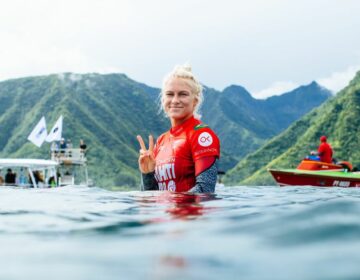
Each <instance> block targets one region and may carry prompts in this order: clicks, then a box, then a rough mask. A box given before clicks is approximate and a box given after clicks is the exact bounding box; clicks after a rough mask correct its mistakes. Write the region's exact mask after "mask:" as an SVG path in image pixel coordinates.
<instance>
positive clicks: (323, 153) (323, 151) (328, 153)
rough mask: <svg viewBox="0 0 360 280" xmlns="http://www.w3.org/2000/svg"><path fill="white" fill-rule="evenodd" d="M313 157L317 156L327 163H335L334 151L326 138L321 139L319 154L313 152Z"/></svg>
mask: <svg viewBox="0 0 360 280" xmlns="http://www.w3.org/2000/svg"><path fill="white" fill-rule="evenodd" d="M311 154H312V155H317V156H318V157H319V160H320V161H322V162H326V163H332V162H333V158H332V156H333V150H332V148H331V146H330V144H329V143H327V138H326V136H324V135H323V136H321V137H320V145H319V148H318V151H317V152H311Z"/></svg>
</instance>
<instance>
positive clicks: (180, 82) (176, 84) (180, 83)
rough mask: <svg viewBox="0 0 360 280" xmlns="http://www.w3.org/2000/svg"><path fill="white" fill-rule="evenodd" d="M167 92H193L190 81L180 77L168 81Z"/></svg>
mask: <svg viewBox="0 0 360 280" xmlns="http://www.w3.org/2000/svg"><path fill="white" fill-rule="evenodd" d="M164 90H165V91H169V90H171V91H180V90H186V91H190V92H191V91H192V87H191V85H190V81H188V79H184V78H180V77H171V78H170V79H168V80H167V82H166V83H165V88H164Z"/></svg>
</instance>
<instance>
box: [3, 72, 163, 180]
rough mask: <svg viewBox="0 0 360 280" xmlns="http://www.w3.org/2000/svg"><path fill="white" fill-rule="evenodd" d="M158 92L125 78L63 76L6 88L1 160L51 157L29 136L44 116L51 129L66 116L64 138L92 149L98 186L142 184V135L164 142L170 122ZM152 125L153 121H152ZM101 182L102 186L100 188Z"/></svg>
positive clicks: (12, 82)
mask: <svg viewBox="0 0 360 280" xmlns="http://www.w3.org/2000/svg"><path fill="white" fill-rule="evenodd" d="M155 91H156V89H154V88H150V87H148V86H145V85H143V84H139V83H137V82H135V81H132V80H130V79H129V78H127V77H126V76H125V75H120V74H110V75H98V74H87V75H76V74H70V73H67V74H61V75H50V76H44V77H29V78H23V79H16V80H9V81H5V82H2V83H0V131H2V137H1V139H0V151H1V152H0V157H41V158H48V157H49V144H45V145H43V146H42V147H41V149H38V148H37V147H36V146H34V145H33V144H32V143H31V142H29V141H27V136H28V135H29V133H30V132H31V130H32V129H33V127H34V126H35V125H36V123H37V122H38V120H40V118H41V116H43V115H44V116H45V117H46V120H47V125H48V129H50V128H51V126H52V125H53V124H54V123H55V121H56V119H57V118H58V117H59V116H60V115H61V114H62V115H63V116H64V127H63V135H64V137H65V138H71V140H72V142H73V143H74V147H76V145H77V143H79V140H80V139H81V138H83V139H85V142H86V143H87V145H88V147H89V152H88V159H89V174H90V175H91V178H92V179H94V180H95V182H96V184H98V185H124V184H128V185H136V184H138V182H139V173H138V170H137V157H138V150H139V145H138V143H137V140H136V135H137V134H140V135H142V136H143V137H145V138H146V139H147V135H149V132H150V131H151V133H153V134H154V135H155V136H158V135H159V134H160V133H162V132H163V131H164V129H165V128H166V127H167V126H168V121H167V120H165V118H163V117H162V116H160V115H159V114H158V109H157V108H156V106H154V105H153V99H152V98H151V97H150V96H149V93H154V92H155ZM150 120H151V121H150ZM100 180H101V182H100Z"/></svg>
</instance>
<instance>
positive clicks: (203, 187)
mask: <svg viewBox="0 0 360 280" xmlns="http://www.w3.org/2000/svg"><path fill="white" fill-rule="evenodd" d="M217 162H218V160H217V159H215V160H214V162H213V164H212V165H211V166H210V167H209V168H207V169H206V170H204V171H203V172H201V173H200V174H199V175H197V176H196V177H195V180H196V184H195V186H194V187H193V188H192V189H191V190H190V191H189V192H192V193H213V192H215V185H216V181H217V172H218V167H217V165H218V163H217ZM195 164H196V163H195Z"/></svg>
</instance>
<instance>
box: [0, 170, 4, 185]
mask: <svg viewBox="0 0 360 280" xmlns="http://www.w3.org/2000/svg"><path fill="white" fill-rule="evenodd" d="M0 171H1V170H0ZM3 184H4V178H3V176H1V174H0V185H3Z"/></svg>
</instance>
